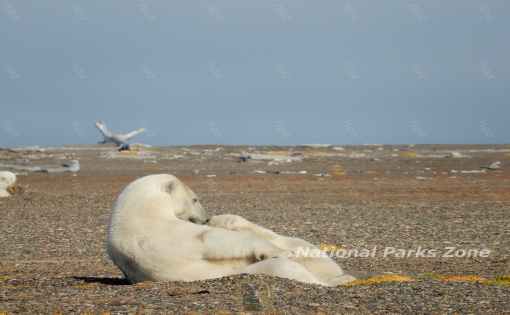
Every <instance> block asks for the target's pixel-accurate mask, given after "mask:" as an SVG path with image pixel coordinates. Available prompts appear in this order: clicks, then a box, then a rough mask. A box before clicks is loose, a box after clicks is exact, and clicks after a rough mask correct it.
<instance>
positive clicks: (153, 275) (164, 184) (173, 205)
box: [107, 174, 354, 286]
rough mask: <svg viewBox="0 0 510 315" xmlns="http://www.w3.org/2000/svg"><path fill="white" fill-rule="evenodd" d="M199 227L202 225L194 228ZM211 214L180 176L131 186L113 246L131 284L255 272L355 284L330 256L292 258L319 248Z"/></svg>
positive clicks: (112, 231) (114, 227)
mask: <svg viewBox="0 0 510 315" xmlns="http://www.w3.org/2000/svg"><path fill="white" fill-rule="evenodd" d="M190 221H193V222H194V223H192V222H190ZM205 222H207V216H206V213H205V211H204V209H203V208H202V206H201V205H200V202H199V201H198V199H197V197H196V195H195V194H194V193H193V191H191V189H190V188H188V187H187V186H186V185H185V184H183V183H182V182H181V181H179V179H177V178H176V177H174V176H172V175H166V174H162V175H150V176H146V177H143V178H140V179H138V180H136V181H134V182H132V183H131V184H129V185H128V186H127V187H126V188H125V189H124V191H123V192H122V193H121V195H120V196H119V198H118V199H117V202H116V203H115V205H114V208H113V213H112V217H111V222H110V228H109V233H108V242H107V248H108V253H109V255H110V257H111V259H112V260H113V262H114V263H115V264H116V265H117V266H118V267H119V268H120V269H121V270H122V272H123V273H124V274H125V275H126V277H127V278H128V279H129V280H130V281H131V282H139V281H145V280H155V281H195V280H204V279H211V278H219V277H223V276H228V275H233V274H241V273H250V274H267V275H272V276H277V277H283V278H289V279H294V280H297V281H301V282H307V283H316V284H321V285H328V286H333V285H337V284H342V283H345V282H348V281H350V280H353V279H354V278H352V277H351V276H348V275H346V274H344V273H343V271H342V269H341V268H340V267H339V266H338V265H337V264H336V263H335V262H334V261H333V260H331V259H330V258H327V257H325V258H324V257H321V258H311V257H310V258H307V257H301V258H290V256H289V253H290V252H292V251H293V250H295V249H297V248H298V247H303V246H304V247H313V248H315V247H314V246H313V245H311V244H309V243H307V242H306V241H304V240H301V239H296V238H288V237H284V236H281V235H278V234H276V233H274V232H273V231H270V230H268V229H265V228H263V227H260V226H258V225H256V224H254V223H251V222H249V221H247V220H246V219H244V218H242V217H240V216H236V215H219V216H214V217H212V218H211V220H210V222H209V224H208V225H203V223H205Z"/></svg>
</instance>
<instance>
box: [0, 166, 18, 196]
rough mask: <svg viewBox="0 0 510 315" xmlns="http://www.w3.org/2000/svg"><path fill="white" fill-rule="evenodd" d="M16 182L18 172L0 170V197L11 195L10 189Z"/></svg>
mask: <svg viewBox="0 0 510 315" xmlns="http://www.w3.org/2000/svg"><path fill="white" fill-rule="evenodd" d="M15 183H16V174H14V173H12V172H7V171H4V172H0V198H2V197H9V196H10V195H11V194H10V193H9V191H8V189H9V188H11V187H12V186H13V185H14V184H15Z"/></svg>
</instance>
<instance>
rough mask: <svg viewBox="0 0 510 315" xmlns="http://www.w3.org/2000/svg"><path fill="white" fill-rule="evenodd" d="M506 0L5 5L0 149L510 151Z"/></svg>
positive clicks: (509, 8)
mask: <svg viewBox="0 0 510 315" xmlns="http://www.w3.org/2000/svg"><path fill="white" fill-rule="evenodd" d="M509 30H510V2H508V1H506V0H492V1H489V0H485V1H483V0H479V1H474V0H450V1H438V0H427V1H418V0H417V1H410V0H406V1H404V0H391V1H390V0H385V1H373V0H370V1H368V0H356V1H338V0H335V1H332V0H324V1H320V2H314V1H303V0H292V1H290V0H289V1H277V0H271V1H268V0H260V1H224V0H221V1H186V2H184V1H181V2H177V1H163V0H136V1H135V0H123V1H121V0H112V1H104V0H103V1H98V0H97V1H96V0H88V1H77V0H75V1H69V0H59V1H57V0H46V1H35V0H34V1H28V0H27V1H14V0H1V1H0V109H1V114H0V146H16V145H35V144H39V145H59V144H71V143H95V142H97V141H98V140H100V137H99V133H98V132H97V130H95V127H94V121H95V120H97V119H102V120H104V121H105V122H106V123H107V124H108V126H109V127H111V129H113V130H116V131H129V130H131V129H135V128H138V127H146V128H147V129H148V132H147V133H146V134H144V135H143V136H140V138H138V139H137V140H138V141H143V142H146V143H151V144H168V145H171V144H204V143H223V144H300V143H336V144H354V143H508V142H509V141H508V135H509V131H510V124H509V123H508V120H509V119H508V118H509V114H510V104H509V101H510V89H509V87H510V86H509V85H510V58H509V57H508V56H510V41H509V40H508V39H509Z"/></svg>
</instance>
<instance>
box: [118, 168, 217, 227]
mask: <svg viewBox="0 0 510 315" xmlns="http://www.w3.org/2000/svg"><path fill="white" fill-rule="evenodd" d="M113 214H114V217H116V216H118V217H130V218H133V219H135V218H136V219H144V218H148V219H156V220H175V219H179V220H184V221H189V222H191V223H196V224H205V223H207V222H208V218H207V213H206V212H205V210H204V208H203V207H202V205H201V204H200V201H199V199H198V197H197V195H196V194H195V193H194V192H193V191H192V190H191V189H190V188H189V187H188V186H187V185H186V184H184V183H183V182H181V181H180V180H179V179H178V178H177V177H175V176H173V175H169V174H158V175H149V176H145V177H142V178H139V179H137V180H135V181H134V182H132V183H131V184H129V185H128V186H127V187H126V188H125V189H124V190H123V192H122V193H121V194H120V196H119V198H118V199H117V202H116V203H115V206H114V211H113ZM112 220H115V218H112Z"/></svg>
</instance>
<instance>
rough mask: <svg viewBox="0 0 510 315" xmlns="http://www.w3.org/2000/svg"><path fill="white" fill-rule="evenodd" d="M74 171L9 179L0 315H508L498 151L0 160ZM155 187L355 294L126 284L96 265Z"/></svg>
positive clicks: (317, 150)
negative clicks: (137, 196) (346, 281)
mask: <svg viewBox="0 0 510 315" xmlns="http://www.w3.org/2000/svg"><path fill="white" fill-rule="evenodd" d="M242 154H243V156H245V157H248V158H247V159H245V160H246V161H244V162H243V161H241V159H239V156H240V155H242ZM249 157H251V158H249ZM71 159H77V160H79V161H80V165H81V170H80V171H79V172H78V173H49V174H48V173H35V172H28V171H27V172H24V171H23V170H19V169H18V171H17V172H18V173H19V176H18V184H19V187H16V188H17V189H16V192H15V194H14V195H13V196H11V197H9V198H5V199H1V200H0V213H1V215H0V231H1V232H0V242H1V244H2V246H1V247H0V257H1V259H0V314H4V313H7V314H36V313H43V314H48V313H57V314H58V313H62V314H69V313H87V312H88V313H96V314H101V313H105V314H106V313H111V314H117V313H121V314H124V313H130V314H134V313H138V314H159V313H221V314H229V313H239V312H244V313H258V312H260V313H274V314H297V313H309V314H317V313H320V314H323V313H328V314H329V313H381V314H382V313H412V314H419V313H427V314H428V313H483V314H490V313H491V314H504V313H510V259H509V254H510V215H509V214H510V146H508V145H491V146H489V145H487V146H432V145H428V146H345V147H310V146H298V147H233V146H232V147H231V146H191V147H165V148H144V147H138V148H136V149H135V150H133V151H130V152H123V153H118V152H116V151H115V148H113V147H108V146H74V147H63V148H46V149H34V148H32V149H26V150H0V162H1V163H0V169H1V165H2V163H3V165H7V164H10V165H12V164H13V163H14V164H16V163H17V165H46V164H59V163H62V162H65V161H67V160H71ZM496 161H500V162H501V167H500V168H494V169H485V168H483V167H484V166H488V165H490V164H492V163H493V162H496ZM156 173H171V174H174V175H176V176H178V177H179V178H180V179H181V180H183V181H184V182H185V183H186V184H188V185H189V186H190V187H191V188H192V189H193V190H194V191H195V192H196V193H197V194H198V195H199V197H200V198H201V202H202V204H203V205H204V207H205V208H206V209H207V210H208V212H209V213H210V214H211V215H214V214H221V213H233V214H238V215H241V216H244V217H246V218H247V219H249V220H251V221H253V222H256V223H258V224H260V225H262V226H265V227H268V228H270V229H273V230H274V231H276V232H278V233H280V234H285V235H289V236H297V237H301V238H304V239H306V240H308V241H310V242H313V243H315V244H317V245H321V246H322V248H323V249H325V250H329V253H333V254H336V256H335V260H336V261H337V262H338V263H339V264H340V265H341V266H342V267H343V268H344V269H345V270H346V271H347V272H348V273H352V274H354V275H355V276H356V277H357V278H358V280H357V281H355V282H354V283H352V284H350V285H347V286H340V287H335V288H326V287H320V286H315V285H308V284H303V283H297V282H294V281H290V280H287V279H278V278H272V277H267V276H247V275H240V276H234V277H228V278H222V279H214V280H208V281H200V282H193V283H172V282H167V283H141V284H137V285H129V284H127V283H126V282H125V281H124V280H123V279H122V277H121V274H120V272H119V270H118V269H117V268H116V267H115V266H114V265H113V264H112V262H111V261H110V260H109V259H108V257H107V255H106V251H105V239H106V232H107V224H108V220H109V215H110V209H111V206H112V203H113V202H114V200H115V199H116V197H117V196H118V194H119V193H120V191H121V190H122V189H123V187H125V186H126V185H127V184H128V183H129V182H131V181H132V180H134V179H135V178H138V177H140V176H143V175H147V174H156Z"/></svg>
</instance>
